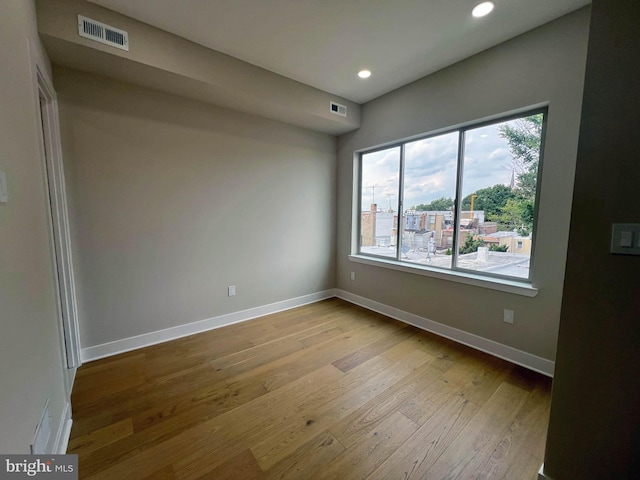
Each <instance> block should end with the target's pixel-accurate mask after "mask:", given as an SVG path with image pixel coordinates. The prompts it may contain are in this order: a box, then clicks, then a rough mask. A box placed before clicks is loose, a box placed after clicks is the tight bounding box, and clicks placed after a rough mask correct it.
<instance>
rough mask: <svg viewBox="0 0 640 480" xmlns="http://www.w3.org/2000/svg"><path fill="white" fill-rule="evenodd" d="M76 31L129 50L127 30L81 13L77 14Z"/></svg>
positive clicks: (97, 40)
mask: <svg viewBox="0 0 640 480" xmlns="http://www.w3.org/2000/svg"><path fill="white" fill-rule="evenodd" d="M78 33H79V34H80V36H81V37H84V38H89V39H91V40H95V41H96V42H100V43H104V44H105V45H110V46H112V47H116V48H119V49H121V50H126V51H127V52H128V51H129V34H128V33H127V32H125V31H124V30H120V29H118V28H115V27H112V26H110V25H107V24H105V23H102V22H98V21H96V20H91V19H90V18H87V17H83V16H82V15H78Z"/></svg>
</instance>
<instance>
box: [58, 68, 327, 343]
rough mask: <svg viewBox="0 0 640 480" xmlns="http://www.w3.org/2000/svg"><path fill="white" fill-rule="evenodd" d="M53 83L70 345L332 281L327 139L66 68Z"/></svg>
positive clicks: (207, 314) (320, 286)
mask: <svg viewBox="0 0 640 480" xmlns="http://www.w3.org/2000/svg"><path fill="white" fill-rule="evenodd" d="M54 81H55V86H56V90H57V92H58V97H59V102H60V115H61V125H62V140H63V145H64V157H65V163H66V170H67V181H68V183H69V190H70V193H71V194H72V197H73V198H72V211H71V217H72V218H71V220H72V224H73V228H74V232H75V235H74V237H75V246H74V247H75V248H74V251H75V255H76V256H75V260H76V262H77V265H78V272H77V273H78V279H79V282H78V283H79V284H80V285H79V297H80V300H79V301H80V304H81V305H80V314H81V315H80V317H81V324H80V330H81V337H82V346H83V348H86V347H91V346H95V345H100V344H103V343H106V342H109V341H113V340H119V339H123V338H127V337H131V336H134V335H139V334H144V333H149V332H153V331H157V330H161V329H165V328H168V327H173V326H177V325H181V324H186V323H189V322H194V321H198V320H204V319H207V318H211V317H215V316H218V315H222V314H226V313H230V312H236V311H239V310H243V309H247V308H251V307H256V306H262V305H266V304H269V303H273V302H277V301H280V300H287V299H291V298H294V297H298V296H302V295H306V294H311V293H315V292H319V291H322V290H325V289H329V288H333V287H334V286H335V224H336V219H335V211H336V205H335V204H336V201H335V197H336V180H335V178H336V156H335V151H336V140H335V137H332V136H329V135H325V134H320V133H314V132H311V131H308V130H303V129H300V128H297V127H292V126H288V125H285V124H281V123H278V122H275V121H270V120H265V119H262V118H259V117H255V116H251V115H248V114H243V113H239V112H234V111H231V110H226V109H223V108H217V107H212V106H208V105H206V104H204V103H199V102H196V101H192V100H188V99H185V98H182V97H177V96H173V95H170V94H166V93H161V92H157V91H154V90H150V89H145V88H141V87H136V86H133V85H130V84H126V83H122V82H117V81H114V80H109V79H106V78H104V77H99V76H95V75H91V74H87V73H81V72H79V71H75V70H70V69H64V68H55V69H54ZM228 285H236V286H237V292H238V293H237V296H235V297H231V298H230V297H228V296H227V286H228Z"/></svg>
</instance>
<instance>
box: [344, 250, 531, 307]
mask: <svg viewBox="0 0 640 480" xmlns="http://www.w3.org/2000/svg"><path fill="white" fill-rule="evenodd" d="M349 260H350V261H352V262H356V263H362V264H365V265H372V266H374V267H381V268H389V269H391V270H398V271H400V272H407V273H413V274H415V275H424V276H426V277H433V278H439V279H441V280H447V281H449V282H456V283H464V284H466V285H473V286H476V287H481V288H488V289H490V290H498V291H500V292H506V293H513V294H515V295H523V296H525V297H535V296H536V295H538V289H537V288H535V287H534V286H533V285H531V284H530V283H528V282H519V281H517V280H507V279H504V278H488V277H485V276H482V275H474V274H472V273H467V272H458V271H453V270H447V271H444V270H440V269H436V268H430V267H425V266H422V265H409V264H406V263H404V262H398V261H397V260H387V259H383V258H372V257H367V256H364V255H349Z"/></svg>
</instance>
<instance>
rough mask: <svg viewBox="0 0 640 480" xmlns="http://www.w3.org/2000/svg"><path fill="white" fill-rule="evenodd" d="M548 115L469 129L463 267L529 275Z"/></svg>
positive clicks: (461, 246) (461, 233)
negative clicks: (539, 167)
mask: <svg viewBox="0 0 640 480" xmlns="http://www.w3.org/2000/svg"><path fill="white" fill-rule="evenodd" d="M542 120H543V114H537V115H531V116H528V117H523V118H518V119H515V120H509V121H506V122H500V123H495V124H492V125H487V126H484V127H479V128H474V129H469V130H467V131H466V132H465V133H464V135H465V137H464V164H463V175H462V197H463V198H462V204H461V207H460V229H459V234H458V239H459V242H458V245H459V255H458V261H457V267H459V268H464V269H469V270H477V271H484V272H491V273H494V274H498V275H506V276H512V277H521V278H528V277H529V260H530V257H531V248H532V233H533V217H534V214H533V212H534V207H535V203H536V179H537V177H538V163H539V158H540V142H541V137H542Z"/></svg>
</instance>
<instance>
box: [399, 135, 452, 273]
mask: <svg viewBox="0 0 640 480" xmlns="http://www.w3.org/2000/svg"><path fill="white" fill-rule="evenodd" d="M458 135H459V134H458V132H451V133H448V134H446V135H439V136H436V137H430V138H425V139H423V140H418V141H415V142H410V143H407V144H406V146H405V160H404V179H403V181H404V186H403V202H404V205H405V209H404V210H405V211H404V215H403V218H402V220H403V221H402V229H403V230H402V235H401V239H402V245H401V252H402V255H401V259H402V260H404V261H406V262H411V263H419V264H423V265H429V266H432V267H442V268H451V259H452V255H451V253H452V250H451V248H452V246H453V226H454V225H455V222H454V208H453V204H454V199H455V197H456V175H457V160H456V159H457V156H458Z"/></svg>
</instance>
